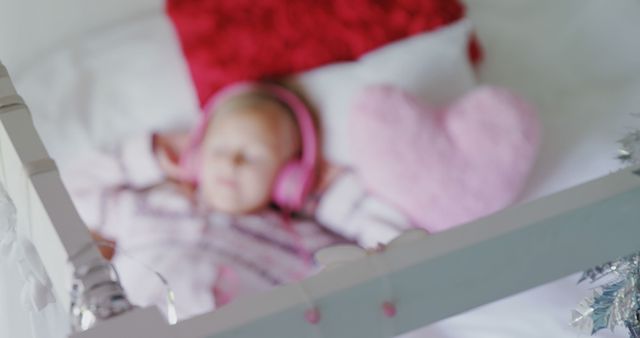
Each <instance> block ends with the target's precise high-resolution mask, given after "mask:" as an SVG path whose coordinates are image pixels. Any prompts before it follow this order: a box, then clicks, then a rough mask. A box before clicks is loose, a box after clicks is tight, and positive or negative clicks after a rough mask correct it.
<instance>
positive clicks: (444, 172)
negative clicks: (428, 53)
mask: <svg viewBox="0 0 640 338" xmlns="http://www.w3.org/2000/svg"><path fill="white" fill-rule="evenodd" d="M350 130H351V133H350V136H351V138H350V151H351V156H352V157H353V162H354V166H355V168H356V170H357V171H358V172H359V174H360V175H361V177H362V179H363V180H364V181H365V184H366V185H367V186H368V187H369V189H370V190H371V191H372V192H373V193H375V194H377V195H378V196H380V197H381V198H383V199H385V200H386V201H388V202H389V203H391V204H394V205H395V206H397V207H398V208H399V209H401V210H403V211H404V212H406V213H407V214H408V215H409V216H410V217H411V218H412V220H413V222H414V223H415V224H416V225H418V226H420V227H423V228H425V229H427V230H428V231H430V232H437V231H441V230H445V229H448V228H450V227H452V226H455V225H458V224H461V223H464V222H467V221H471V220H473V219H475V218H478V217H481V216H484V215H487V214H490V213H492V212H495V211H497V210H499V209H501V208H504V207H505V206H507V205H509V204H510V203H512V202H513V201H514V200H515V199H516V197H517V196H518V194H519V192H520V190H521V189H522V187H523V185H524V183H525V181H526V179H527V176H528V175H529V171H530V170H531V167H532V164H533V163H534V160H535V157H536V152H537V148H538V141H539V122H538V120H537V115H536V113H535V111H534V110H533V109H532V108H531V107H530V106H529V105H527V104H526V103H525V102H523V101H522V100H521V99H519V98H518V97H516V96H515V95H513V94H511V93H510V92H508V91H506V90H503V89H499V88H492V87H481V88H479V89H476V90H474V91H472V92H470V93H469V94H467V95H465V96H464V97H462V98H461V99H459V100H458V101H456V102H455V103H453V104H452V105H450V106H448V107H445V108H441V109H438V108H435V107H432V106H429V105H427V104H424V103H418V102H417V101H416V100H415V99H414V98H413V97H412V96H411V95H409V94H407V93H405V92H403V91H402V90H399V89H397V88H395V87H390V86H375V87H371V88H369V89H367V90H366V91H364V92H363V93H362V94H361V95H360V96H359V97H358V99H357V101H356V102H355V104H354V109H353V112H352V115H351V117H350Z"/></svg>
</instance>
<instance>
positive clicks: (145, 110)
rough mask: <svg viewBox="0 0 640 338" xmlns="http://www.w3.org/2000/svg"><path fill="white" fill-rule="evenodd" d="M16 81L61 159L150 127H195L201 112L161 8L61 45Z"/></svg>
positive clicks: (50, 148) (46, 140) (40, 129)
mask: <svg viewBox="0 0 640 338" xmlns="http://www.w3.org/2000/svg"><path fill="white" fill-rule="evenodd" d="M15 83H16V87H17V88H18V90H19V92H20V94H22V96H23V97H24V98H25V100H26V102H27V104H28V106H29V107H30V109H31V111H32V114H33V117H34V121H35V124H36V127H37V129H38V132H39V133H40V136H41V137H42V139H43V140H44V143H45V145H46V147H47V150H48V151H49V153H50V154H51V155H52V157H54V158H55V159H56V160H58V163H59V164H60V163H62V164H64V162H65V161H64V160H66V159H69V158H73V157H75V156H78V155H80V154H81V153H83V152H86V151H92V150H93V149H94V148H96V147H109V146H111V145H114V144H116V143H118V142H120V141H121V140H122V139H123V138H127V137H131V136H133V135H138V134H140V133H143V132H148V131H150V130H156V129H169V128H176V127H180V126H181V127H184V128H186V127H189V126H190V125H191V124H192V123H193V121H194V120H195V119H196V118H197V117H198V116H199V108H198V102H197V100H196V97H195V92H194V89H193V88H192V84H191V79H190V76H189V72H188V70H187V66H186V63H185V61H184V58H183V56H182V53H181V51H180V46H179V44H178V41H177V38H176V37H175V34H174V31H173V26H172V24H171V22H170V21H169V19H168V18H167V17H166V16H165V15H164V13H163V12H158V13H156V14H153V15H151V16H149V17H145V18H137V19H136V20H134V21H131V22H129V23H126V24H122V25H119V26H113V27H109V28H108V29H107V30H104V31H100V32H98V33H93V34H91V35H90V36H88V37H86V38H84V39H81V40H79V41H76V42H74V43H72V44H71V45H69V46H63V47H62V48H60V49H57V50H55V51H54V52H52V53H51V54H49V55H47V56H46V57H45V58H43V59H41V61H40V62H38V63H37V64H35V65H33V67H30V68H29V69H27V70H26V71H24V72H23V73H20V74H16V76H15Z"/></svg>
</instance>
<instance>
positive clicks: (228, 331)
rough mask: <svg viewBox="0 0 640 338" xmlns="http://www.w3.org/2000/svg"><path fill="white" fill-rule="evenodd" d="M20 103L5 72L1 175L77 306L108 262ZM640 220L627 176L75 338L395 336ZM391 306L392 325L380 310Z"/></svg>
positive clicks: (608, 245)
mask: <svg viewBox="0 0 640 338" xmlns="http://www.w3.org/2000/svg"><path fill="white" fill-rule="evenodd" d="M15 95H16V92H15V89H14V88H13V86H12V84H11V81H10V78H9V77H8V75H7V73H6V70H5V69H4V67H3V66H1V64H0V120H1V128H0V147H1V150H2V156H3V157H4V158H3V160H4V163H5V167H4V168H3V169H2V171H3V172H2V173H0V178H1V179H2V184H4V186H5V188H6V190H7V192H8V193H9V195H10V197H11V198H12V200H13V201H14V203H15V204H16V207H17V208H18V211H19V214H18V221H19V224H18V225H19V227H27V228H24V229H27V231H26V232H27V233H29V234H31V240H32V241H33V243H34V244H35V246H36V247H37V249H38V251H39V254H40V257H41V258H42V261H43V263H44V265H45V268H46V270H47V272H48V273H49V275H50V277H51V279H52V281H53V286H54V292H55V295H56V298H57V300H58V301H60V302H62V303H63V304H69V296H68V290H69V287H70V285H71V284H70V275H71V274H70V273H71V271H73V269H74V268H75V267H76V266H79V265H80V264H82V263H83V262H84V261H85V260H87V259H95V258H96V257H97V256H98V255H99V254H98V251H97V249H96V248H95V246H93V247H92V248H91V250H89V251H87V252H85V254H83V255H81V256H75V255H74V254H75V253H77V252H79V250H81V249H82V248H83V247H85V246H86V245H92V244H90V243H91V238H90V235H89V232H88V231H87V229H86V227H85V226H84V224H83V223H82V221H81V220H80V218H79V216H78V214H77V212H76V210H75V209H74V207H73V205H72V203H71V200H70V198H69V196H68V193H67V192H66V190H65V188H64V186H63V184H62V182H61V180H60V177H59V175H58V173H57V171H56V170H54V169H52V168H49V169H48V170H44V171H40V172H34V171H33V163H43V160H44V161H46V160H47V159H48V158H49V156H48V154H47V152H46V150H45V148H44V146H43V144H42V142H41V140H40V138H39V136H38V134H37V132H36V130H35V128H34V125H33V122H32V119H31V116H30V113H29V110H28V108H27V107H26V105H24V104H23V102H22V101H21V100H20V99H19V97H18V96H15ZM29 168H31V169H29ZM28 172H31V173H30V174H28ZM27 210H30V211H31V213H30V214H27V213H26V211H27ZM639 219H640V177H639V176H638V175H636V174H635V173H634V169H627V170H622V171H619V172H617V173H613V174H610V175H608V176H605V177H603V178H600V179H597V180H594V181H591V182H588V183H586V184H583V185H580V186H577V187H574V188H571V189H568V190H565V191H563V192H560V193H557V194H554V195H551V196H548V197H545V198H542V199H539V200H536V201H533V202H530V203H527V204H524V205H519V206H514V207H511V208H508V209H506V210H504V211H502V212H499V213H497V214H494V215H492V216H489V217H486V218H483V219H481V220H478V221H475V222H472V223H470V224H467V225H465V226H462V227H459V228H456V229H454V230H451V231H447V232H444V233H440V234H437V235H433V236H429V237H427V238H424V239H420V240H417V241H414V242H411V243H407V244H404V245H403V246H400V247H395V248H392V249H389V250H387V251H386V252H383V253H380V254H376V255H372V256H370V257H367V258H365V259H361V260H358V261H354V262H352V263H349V264H348V265H346V266H343V267H338V268H336V269H333V270H328V271H324V272H321V273H319V274H318V275H316V276H314V277H312V278H309V279H307V280H305V281H304V282H303V283H301V284H291V285H285V286H282V287H278V288H276V289H274V290H273V291H270V292H267V293H264V294H261V295H258V296H255V297H250V298H246V299H241V300H239V301H237V302H234V303H232V304H230V305H228V306H225V307H223V308H221V309H219V310H217V311H215V312H212V313H209V314H205V315H202V316H199V317H196V318H192V319H189V320H186V321H183V322H180V323H178V324H176V325H173V326H169V325H168V324H166V323H165V322H164V320H163V319H162V317H161V316H160V313H159V312H158V311H157V310H156V309H154V308H145V309H138V310H135V311H132V312H130V313H127V314H125V315H122V316H120V317H116V318H114V319H111V320H109V321H106V322H103V323H101V324H100V325H97V326H96V327H94V328H92V329H90V330H88V331H86V332H82V333H78V334H74V335H71V337H74V338H98V337H136V338H140V337H182V338H196V337H198V338H203V337H210V338H214V337H215V338H222V337H307V336H314V335H316V336H319V337H320V336H324V337H388V336H391V335H392V334H400V333H403V332H407V331H410V330H413V329H415V328H419V327H422V326H425V325H428V324H430V323H433V322H435V321H438V320H440V319H443V318H447V317H449V316H452V315H454V314H457V313H460V312H463V311H465V310H468V309H471V308H474V307H477V306H480V305H482V304H486V303H488V302H491V301H494V300H498V299H501V298H503V297H506V296H509V295H512V294H514V293H517V292H519V291H523V290H527V289H529V288H532V287H534V286H537V285H540V284H543V283H546V282H549V281H552V280H555V279H557V278H560V277H562V276H565V275H568V274H570V273H573V272H576V271H579V270H582V269H585V268H587V267H590V266H593V265H596V264H599V263H602V262H605V261H608V260H611V259H614V258H616V257H619V256H622V255H626V254H629V253H632V252H634V251H637V250H638V249H639V245H638V240H637V238H640V227H639V226H637V220H639ZM594 248H597V249H594ZM568 249H569V250H568ZM70 257H72V258H73V259H70ZM302 290H305V291H304V292H303V291H302ZM452 295H453V296H452ZM387 299H392V300H394V301H395V302H396V304H397V307H398V313H397V316H396V317H394V318H393V319H388V318H385V317H384V316H382V313H381V311H380V308H379V305H380V304H381V303H382V302H383V301H385V300H387ZM310 306H316V307H317V308H318V309H319V310H320V313H321V321H320V323H319V324H317V325H315V326H314V325H311V324H308V323H307V322H306V321H305V320H304V318H303V313H304V311H305V309H307V308H309V307H310Z"/></svg>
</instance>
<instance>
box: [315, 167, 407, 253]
mask: <svg viewBox="0 0 640 338" xmlns="http://www.w3.org/2000/svg"><path fill="white" fill-rule="evenodd" d="M315 217H316V219H317V220H318V222H320V223H321V224H323V225H324V226H326V227H327V228H329V229H331V230H332V231H334V232H336V233H338V234H340V235H342V236H345V237H347V238H349V239H352V240H355V241H357V242H358V244H359V245H361V246H363V247H365V248H375V247H376V246H378V244H387V243H388V242H389V241H391V240H392V239H394V238H395V237H396V236H398V235H399V234H400V233H401V232H402V231H404V230H406V229H409V228H410V227H411V223H410V221H409V220H408V218H407V217H406V216H405V215H404V214H403V213H402V212H400V211H399V210H397V209H396V208H394V207H392V206H390V205H388V204H386V203H384V202H383V201H381V200H380V199H379V198H377V197H376V196H374V195H372V194H370V193H369V192H367V190H366V189H365V187H364V186H363V185H362V183H361V182H360V180H359V179H358V177H357V176H356V175H355V174H354V173H352V172H349V173H345V174H342V175H341V176H340V177H339V178H338V179H336V181H335V182H333V183H332V184H331V186H330V187H329V188H328V189H327V190H326V191H325V192H324V193H323V194H322V196H320V199H319V202H318V205H317V208H316V210H315Z"/></svg>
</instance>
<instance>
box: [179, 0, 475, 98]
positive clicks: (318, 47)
mask: <svg viewBox="0 0 640 338" xmlns="http://www.w3.org/2000/svg"><path fill="white" fill-rule="evenodd" d="M167 13H168V15H169V16H170V17H171V19H172V21H173V22H174V24H175V28H176V32H177V34H178V36H179V38H180V41H181V43H182V47H183V51H184V54H185V56H186V59H187V62H188V64H189V67H190V70H191V75H192V76H193V80H194V84H195V87H196V90H197V92H198V97H199V99H200V102H201V103H202V104H204V102H206V100H207V99H208V98H209V96H211V94H212V93H214V92H215V91H217V90H218V89H220V88H221V87H223V86H224V85H225V84H228V83H231V82H235V81H239V80H253V79H260V78H264V77H274V76H282V75H288V74H293V73H296V72H298V71H302V70H308V69H311V68H314V67H317V66H320V65H324V64H327V63H331V62H336V61H346V60H354V59H356V58H357V57H359V56H360V55H362V54H364V53H366V52H368V51H370V50H372V49H374V48H376V47H379V46H382V45H384V44H387V43H389V42H391V41H395V40H399V39H402V38H405V37H408V36H412V35H415V34H419V33H422V32H426V31H432V30H434V29H436V28H439V27H442V26H445V25H448V24H450V23H452V22H455V21H457V20H459V19H461V18H462V17H464V7H463V5H462V4H461V3H460V2H459V1H457V0H404V1H395V0H350V1H344V0H325V1H316V0H297V1H283V0H259V1H254V0H226V1H221V0H168V2H167ZM472 47H474V48H471V50H470V52H472V53H471V54H472V55H473V56H474V57H476V58H477V57H479V54H478V49H477V45H472Z"/></svg>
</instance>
